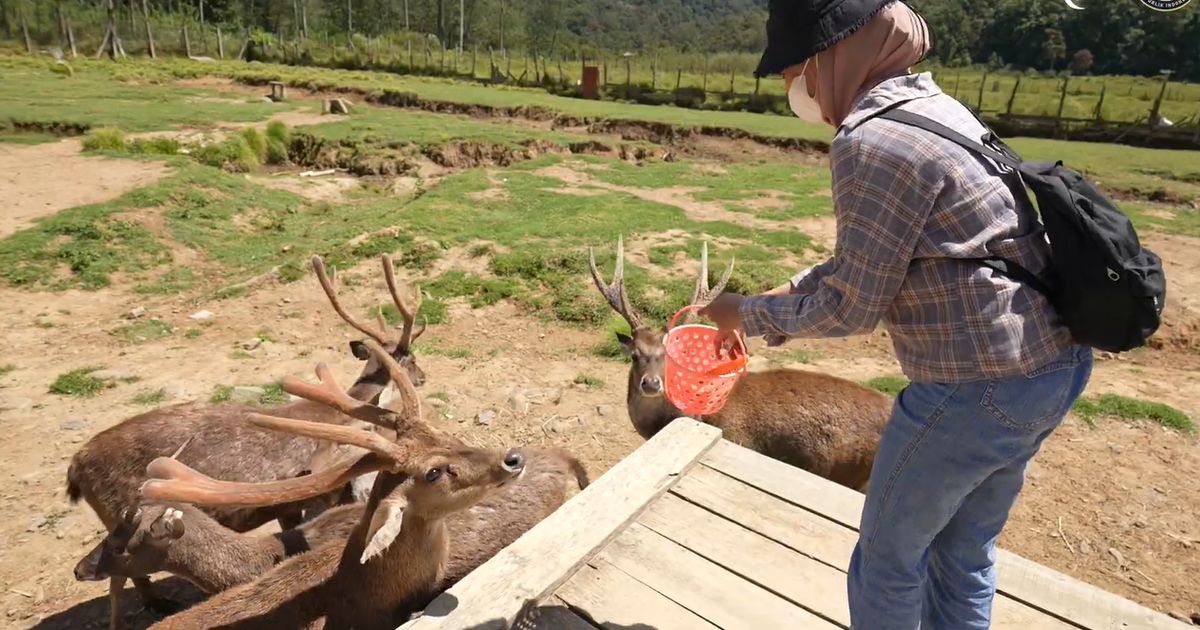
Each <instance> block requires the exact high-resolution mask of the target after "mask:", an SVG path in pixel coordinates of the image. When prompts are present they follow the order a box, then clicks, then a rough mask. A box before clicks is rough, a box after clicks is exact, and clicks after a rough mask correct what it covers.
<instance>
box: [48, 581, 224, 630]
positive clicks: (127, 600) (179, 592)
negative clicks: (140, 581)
mask: <svg viewBox="0 0 1200 630" xmlns="http://www.w3.org/2000/svg"><path fill="white" fill-rule="evenodd" d="M154 590H155V591H156V592H157V593H158V594H159V595H161V596H163V597H166V598H168V599H170V600H172V601H175V602H178V603H179V604H181V605H182V606H185V607H186V606H191V605H193V604H195V603H196V602H199V601H201V600H203V599H204V597H205V596H204V593H203V592H201V591H200V590H199V589H197V588H196V587H195V586H193V585H192V584H191V583H190V582H188V581H187V580H184V579H183V578H178V577H169V578H165V579H162V580H155V581H154ZM121 610H123V611H124V612H125V627H126V628H127V629H128V630H144V629H145V628H148V627H149V626H150V625H151V624H153V623H155V622H157V621H159V620H160V619H162V615H159V614H157V613H155V612H153V611H150V610H146V609H145V608H144V607H143V606H142V600H141V598H140V597H138V594H137V591H135V590H134V589H133V587H132V585H130V586H126V587H125V590H124V591H122V593H121ZM107 628H108V595H104V596H102V597H96V598H94V599H89V600H87V601H85V602H80V603H78V604H76V605H74V606H72V607H70V608H68V609H66V610H63V611H59V612H56V613H53V614H51V615H50V616H48V617H46V618H44V619H42V621H41V622H39V623H38V624H36V625H34V626H33V629H34V630H93V629H94V630H102V629H107Z"/></svg>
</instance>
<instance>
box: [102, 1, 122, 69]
mask: <svg viewBox="0 0 1200 630" xmlns="http://www.w3.org/2000/svg"><path fill="white" fill-rule="evenodd" d="M104 9H105V12H106V13H107V14H108V26H107V28H106V29H105V32H104V39H103V40H102V41H101V42H100V48H99V49H97V50H96V57H97V58H99V57H100V56H101V55H103V54H104V51H105V50H107V51H108V56H109V58H111V59H113V60H114V61H115V60H116V58H117V55H120V56H122V57H124V56H125V48H124V47H123V46H121V36H120V35H119V34H118V33H117V6H116V4H115V1H114V0H107V2H106V3H105V6H104Z"/></svg>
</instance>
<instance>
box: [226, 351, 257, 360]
mask: <svg viewBox="0 0 1200 630" xmlns="http://www.w3.org/2000/svg"><path fill="white" fill-rule="evenodd" d="M229 358H230V359H237V360H239V361H244V360H246V359H253V358H254V355H253V354H250V353H249V352H246V351H245V350H234V351H233V352H230V353H229Z"/></svg>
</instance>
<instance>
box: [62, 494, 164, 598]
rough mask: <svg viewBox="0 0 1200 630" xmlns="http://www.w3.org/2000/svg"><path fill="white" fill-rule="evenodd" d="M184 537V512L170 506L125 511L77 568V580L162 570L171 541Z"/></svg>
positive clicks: (127, 509) (92, 580)
mask: <svg viewBox="0 0 1200 630" xmlns="http://www.w3.org/2000/svg"><path fill="white" fill-rule="evenodd" d="M183 534H184V527H183V512H181V511H180V510H178V509H176V508H173V507H171V506H168V505H146V506H133V507H128V508H125V510H124V511H123V512H122V513H121V521H120V522H119V523H117V526H116V527H114V528H113V530H112V531H111V532H109V534H108V536H105V537H104V539H103V540H101V541H100V542H99V543H97V544H96V546H95V547H93V548H92V550H91V551H89V552H88V553H87V555H85V556H84V557H83V559H81V560H80V561H79V563H78V564H76V565H75V579H76V580H80V581H83V582H94V581H99V580H106V579H108V578H110V577H112V576H114V575H118V576H125V577H138V576H142V575H150V574H151V573H155V572H157V571H160V570H162V567H163V565H164V564H165V562H166V558H167V550H168V548H169V547H170V546H171V542H172V541H174V540H177V539H179V538H181V537H182V536H183Z"/></svg>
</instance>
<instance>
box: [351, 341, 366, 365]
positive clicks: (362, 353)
mask: <svg viewBox="0 0 1200 630" xmlns="http://www.w3.org/2000/svg"><path fill="white" fill-rule="evenodd" d="M350 354H353V355H354V358H355V359H358V360H359V361H366V360H367V359H370V358H371V353H370V352H369V351H368V350H367V345H366V344H365V343H363V342H361V341H351V342H350Z"/></svg>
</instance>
